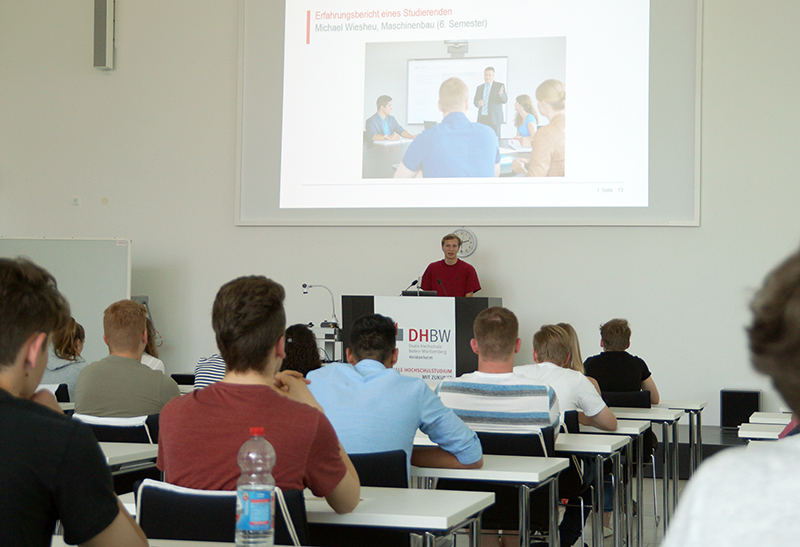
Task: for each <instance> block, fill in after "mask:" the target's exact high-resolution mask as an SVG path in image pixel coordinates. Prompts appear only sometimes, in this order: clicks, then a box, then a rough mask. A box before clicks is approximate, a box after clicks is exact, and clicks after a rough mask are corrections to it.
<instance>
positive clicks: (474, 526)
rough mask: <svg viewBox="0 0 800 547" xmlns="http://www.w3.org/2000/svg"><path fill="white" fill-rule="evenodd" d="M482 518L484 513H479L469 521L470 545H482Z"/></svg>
mask: <svg viewBox="0 0 800 547" xmlns="http://www.w3.org/2000/svg"><path fill="white" fill-rule="evenodd" d="M482 518H483V514H482V513H481V514H478V516H477V517H475V518H474V519H473V520H472V522H470V523H469V547H481V529H482V528H483V527H482V526H481V519H482Z"/></svg>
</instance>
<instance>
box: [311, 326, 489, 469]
mask: <svg viewBox="0 0 800 547" xmlns="http://www.w3.org/2000/svg"><path fill="white" fill-rule="evenodd" d="M396 336H397V329H396V327H395V324H394V321H392V320H391V318H389V317H384V316H382V315H377V314H376V315H365V316H363V317H360V318H359V319H357V320H356V322H355V323H354V324H353V329H352V332H351V334H350V347H349V348H347V362H348V363H349V364H346V363H330V364H327V365H325V366H324V367H322V368H321V369H319V370H315V371H313V372H311V373H310V374H309V375H308V379H309V380H310V381H311V384H310V385H309V386H308V387H309V389H310V390H311V393H312V394H313V395H314V397H315V398H316V399H317V401H319V403H320V404H321V405H322V408H324V409H325V415H326V416H328V419H330V421H331V423H332V424H333V427H334V429H336V433H337V435H339V439H340V440H341V441H342V444H343V445H344V447H345V448H346V449H347V451H348V452H350V453H351V454H356V453H369V452H383V451H387V450H397V449H403V450H405V452H406V454H407V455H408V457H409V458H410V462H411V463H412V464H414V465H418V466H422V467H463V468H469V467H481V465H483V457H482V456H483V452H482V450H481V443H480V441H479V440H478V437H477V436H476V435H475V433H474V432H472V431H471V430H470V429H469V428H468V427H467V426H466V425H464V422H462V421H461V420H459V419H458V416H456V415H455V414H454V413H453V411H452V410H450V409H449V408H447V407H445V406H444V405H443V404H442V401H441V400H440V399H439V397H437V396H436V394H435V393H434V392H433V391H432V390H431V389H430V388H429V387H428V385H427V384H426V383H425V381H424V380H422V379H421V378H412V377H410V376H403V375H401V374H400V373H399V372H397V371H396V370H394V369H393V368H392V367H393V366H394V364H395V363H396V362H397V357H398V350H397V348H396V347H395V337H396ZM417 429H421V430H422V432H423V433H425V434H427V435H428V436H429V437H430V438H431V440H432V441H433V442H435V443H436V444H438V445H439V447H417V448H413V446H414V435H415V434H416V432H417ZM412 448H413V454H412Z"/></svg>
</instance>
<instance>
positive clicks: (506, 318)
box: [472, 306, 519, 360]
mask: <svg viewBox="0 0 800 547" xmlns="http://www.w3.org/2000/svg"><path fill="white" fill-rule="evenodd" d="M472 330H473V332H474V333H475V340H476V341H477V342H478V350H479V351H480V355H481V357H483V358H485V359H489V360H496V359H506V358H508V357H509V356H511V355H513V354H514V349H515V348H516V345H517V340H518V339H519V321H518V320H517V316H516V315H514V313H513V312H512V311H511V310H509V309H506V308H502V307H500V306H495V307H493V308H486V309H485V310H483V311H482V312H481V313H479V314H478V317H476V318H475V322H474V323H473V324H472Z"/></svg>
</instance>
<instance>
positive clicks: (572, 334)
mask: <svg viewBox="0 0 800 547" xmlns="http://www.w3.org/2000/svg"><path fill="white" fill-rule="evenodd" d="M558 326H559V327H561V328H562V329H564V330H565V331H567V334H569V361H568V362H567V368H571V369H572V370H577V371H578V372H580V373H581V374H583V373H584V372H583V357H582V356H581V343H580V340H578V333H577V332H576V331H575V328H574V327H573V326H572V325H570V324H569V323H559V324H558Z"/></svg>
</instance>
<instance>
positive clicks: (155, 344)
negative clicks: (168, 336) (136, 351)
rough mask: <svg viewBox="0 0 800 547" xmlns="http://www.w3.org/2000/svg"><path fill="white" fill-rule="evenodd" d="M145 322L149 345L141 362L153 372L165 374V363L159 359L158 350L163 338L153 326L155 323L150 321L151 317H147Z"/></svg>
mask: <svg viewBox="0 0 800 547" xmlns="http://www.w3.org/2000/svg"><path fill="white" fill-rule="evenodd" d="M145 320H146V323H147V345H146V346H145V348H144V353H142V358H141V359H140V361H141V363H142V364H143V365H147V366H148V367H150V368H151V369H153V370H157V371H159V372H161V373H164V372H166V370H165V369H164V361H162V360H161V359H159V358H158V348H159V346H160V345H161V336H160V335H159V334H158V331H157V330H156V328H155V327H154V326H153V322H152V321H151V320H150V317H146V318H145Z"/></svg>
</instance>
